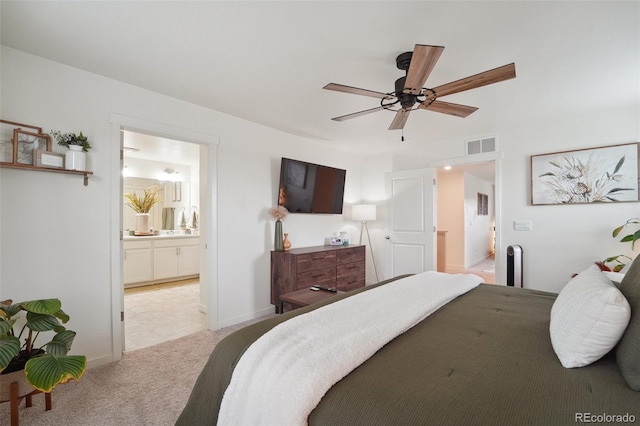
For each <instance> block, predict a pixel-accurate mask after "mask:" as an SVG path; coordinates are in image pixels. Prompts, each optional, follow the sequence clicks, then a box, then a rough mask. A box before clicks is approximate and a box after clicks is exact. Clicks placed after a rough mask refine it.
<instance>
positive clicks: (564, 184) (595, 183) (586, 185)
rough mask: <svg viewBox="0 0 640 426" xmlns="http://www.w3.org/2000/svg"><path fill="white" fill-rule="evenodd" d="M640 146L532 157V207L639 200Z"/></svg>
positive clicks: (599, 148)
mask: <svg viewBox="0 0 640 426" xmlns="http://www.w3.org/2000/svg"><path fill="white" fill-rule="evenodd" d="M639 145H640V143H638V142H634V143H628V144H619V145H609V146H601V147H596V148H585V149H578V150H573V151H561V152H554V153H549V154H538V155H532V156H531V204H532V205H550V204H593V203H612V202H633V201H639V193H638V180H639V179H638V154H639V150H638V146H639Z"/></svg>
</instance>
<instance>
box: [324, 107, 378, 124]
mask: <svg viewBox="0 0 640 426" xmlns="http://www.w3.org/2000/svg"><path fill="white" fill-rule="evenodd" d="M381 109H384V108H382V107H381V106H379V107H376V108H371V109H365V110H364V111H359V112H354V113H352V114H347V115H341V116H340V117H335V118H332V120H333V121H345V120H350V119H352V118H356V117H360V116H362V115H367V114H371V113H372V112H376V111H380V110H381Z"/></svg>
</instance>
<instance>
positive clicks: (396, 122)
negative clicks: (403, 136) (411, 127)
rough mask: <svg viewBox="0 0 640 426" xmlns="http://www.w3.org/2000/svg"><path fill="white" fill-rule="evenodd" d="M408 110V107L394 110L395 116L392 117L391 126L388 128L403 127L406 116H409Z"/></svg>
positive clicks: (398, 128) (397, 128)
mask: <svg viewBox="0 0 640 426" xmlns="http://www.w3.org/2000/svg"><path fill="white" fill-rule="evenodd" d="M410 112H411V110H410V109H404V108H403V109H401V110H399V111H398V112H396V116H395V117H394V118H393V121H392V122H391V126H389V130H400V129H402V128H404V125H405V123H406V122H407V118H409V113H410Z"/></svg>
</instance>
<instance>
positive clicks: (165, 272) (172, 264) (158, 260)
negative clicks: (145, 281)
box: [153, 247, 178, 280]
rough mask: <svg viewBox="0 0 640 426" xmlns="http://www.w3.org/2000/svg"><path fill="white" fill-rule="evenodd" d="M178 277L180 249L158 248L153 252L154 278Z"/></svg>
mask: <svg viewBox="0 0 640 426" xmlns="http://www.w3.org/2000/svg"><path fill="white" fill-rule="evenodd" d="M177 276H178V248H177V247H156V248H155V249H154V250H153V278H154V279H156V280H159V279H162V278H172V277H177Z"/></svg>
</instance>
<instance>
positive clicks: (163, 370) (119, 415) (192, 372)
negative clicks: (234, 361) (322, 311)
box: [0, 308, 254, 426]
mask: <svg viewBox="0 0 640 426" xmlns="http://www.w3.org/2000/svg"><path fill="white" fill-rule="evenodd" d="M169 310H170V311H172V309H171V308H169ZM251 322H254V321H251ZM251 322H247V323H243V324H240V325H237V326H233V327H228V328H225V329H222V330H219V331H217V332H210V331H207V330H205V331H200V332H198V333H195V334H192V335H190V336H186V337H182V338H179V339H176V340H172V341H168V342H165V343H161V344H159V345H156V346H153V347H150V348H146V349H140V350H137V351H132V352H126V353H125V354H124V356H123V359H122V360H121V361H119V362H116V363H112V364H109V365H106V366H103V367H98V368H94V369H91V370H89V371H87V373H86V374H85V375H84V377H83V378H82V379H81V380H80V382H78V383H76V382H73V381H71V382H69V383H67V384H64V385H59V386H58V387H56V388H55V389H54V390H53V393H52V400H53V409H52V410H51V411H45V409H44V395H42V394H40V395H35V396H34V397H33V406H32V407H30V408H26V407H25V406H24V401H22V403H21V404H20V425H22V426H38V425H43V426H44V425H49V426H50V425H59V426H94V425H96V426H97V425H126V426H128V425H132V426H133V425H135V426H140V425H150V426H151V425H154V426H158V425H173V424H174V423H175V421H176V419H177V418H178V415H179V414H180V412H181V411H182V408H183V407H184V405H185V404H186V402H187V399H188V398H189V394H190V393H191V389H192V387H193V384H194V383H195V380H196V378H197V376H198V374H199V373H200V371H201V370H202V367H203V366H204V364H205V362H206V361H207V359H208V357H209V354H210V353H211V351H212V349H213V348H214V347H215V345H216V344H217V343H218V342H219V341H220V340H221V339H222V338H223V337H225V336H226V335H228V334H229V333H231V332H233V331H235V330H237V329H239V328H241V327H243V326H245V325H247V324H249V323H251ZM9 413H10V412H9V403H8V402H5V403H2V404H0V425H8V424H9V419H10V417H9V415H10V414H9Z"/></svg>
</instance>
